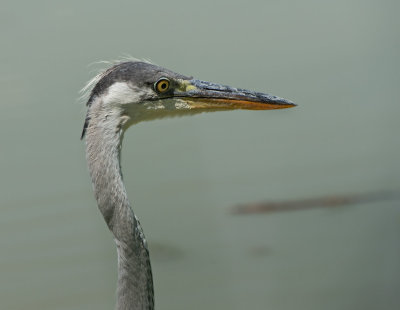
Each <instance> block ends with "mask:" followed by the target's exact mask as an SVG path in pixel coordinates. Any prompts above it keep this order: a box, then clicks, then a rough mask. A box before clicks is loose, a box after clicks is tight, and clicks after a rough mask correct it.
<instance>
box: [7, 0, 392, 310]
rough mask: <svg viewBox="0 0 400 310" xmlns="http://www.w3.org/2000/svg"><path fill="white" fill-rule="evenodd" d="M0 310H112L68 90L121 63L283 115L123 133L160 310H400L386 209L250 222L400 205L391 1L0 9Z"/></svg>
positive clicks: (112, 256)
mask: <svg viewBox="0 0 400 310" xmlns="http://www.w3.org/2000/svg"><path fill="white" fill-rule="evenodd" d="M0 5H1V7H0V39H1V41H0V42H1V49H0V68H1V70H0V94H1V104H0V145H1V150H0V167H1V176H0V251H1V252H0V309H7V310H19V309H41V310H47V309H60V310H61V309H63V310H64V309H65V310H66V309H69V310H70V309H74V310H78V309H79V310H83V309H99V310H100V309H113V308H114V302H115V283H116V261H117V258H116V251H115V246H114V243H113V240H112V237H111V234H110V233H109V232H108V230H107V228H106V225H105V224H104V222H103V219H102V217H101V215H100V213H99V212H98V210H97V206H96V203H95V200H94V198H93V193H92V188H91V184H90V180H89V176H88V172H87V168H86V161H85V155H84V143H83V142H82V141H80V140H79V136H80V133H81V129H82V126H83V120H84V115H85V113H86V109H85V106H84V104H83V103H82V102H80V101H79V100H78V98H79V90H80V89H81V88H82V87H83V86H84V84H85V83H86V81H87V80H89V79H90V78H91V77H92V76H93V75H94V74H95V73H96V72H97V69H98V66H96V65H95V66H88V65H89V64H90V63H93V62H96V61H100V60H112V59H115V58H118V57H120V56H123V55H125V54H130V55H133V56H135V57H138V58H149V59H151V60H152V61H154V62H155V63H157V64H159V65H162V66H164V67H167V68H169V69H171V70H174V71H177V72H180V73H182V74H186V75H193V76H195V77H196V78H199V79H203V80H209V81H213V82H219V83H223V84H228V85H231V86H236V87H242V88H248V89H253V90H258V91H263V92H268V93H271V94H274V95H277V96H281V97H285V98H288V99H291V100H293V101H295V102H296V103H297V104H298V105H299V106H298V107H297V108H295V109H290V110H281V111H233V112H226V113H208V114H202V115H198V116H194V117H185V118H175V119H167V120H161V121H155V122H148V123H142V124H139V125H137V126H135V127H133V128H131V129H130V130H129V131H128V132H127V134H126V135H125V140H124V148H123V156H122V157H123V163H122V166H123V171H124V177H125V182H126V186H127V189H128V193H129V196H130V198H131V200H132V202H133V205H134V209H135V211H136V213H137V215H138V216H139V218H140V219H141V222H142V224H143V227H144V231H145V233H146V236H147V239H148V241H149V244H150V250H151V256H152V261H153V268H154V271H153V272H154V281H155V294H156V308H157V309H174V310H179V309H193V310H194V309H237V310H239V309H274V310H287V309H297V310H301V309H307V310H313V309H315V310H317V309H324V310H330V309H332V310H337V309H341V310H343V309H348V310H354V309H363V310H365V309H371V310H376V309H380V310H386V309H387V310H389V309H390V310H392V309H399V308H400V294H399V292H400V242H399V237H400V207H399V206H400V202H399V200H398V199H397V200H396V199H391V200H383V201H375V202H370V203H360V204H353V205H351V206H346V207H343V208H335V209H333V210H327V209H311V210H302V211H297V212H282V213H279V212H276V213H269V214H255V215H245V216H244V215H232V214H231V212H230V210H231V208H232V207H233V206H235V205H237V204H243V203H251V202H258V201H265V200H274V201H285V200H296V199H303V198H309V197H320V196H332V195H339V194H340V195H343V194H353V193H369V192H376V191H382V190H385V191H397V190H399V189H400V165H399V159H400V139H399V130H400V121H399V118H400V102H399V86H400V74H399V72H400V61H399V55H400V33H399V29H400V19H399V18H398V12H399V10H400V2H399V1H390V0H384V1H371V0H368V1H365V0H363V1H361V0H358V1H357V0H350V1H348V0H347V1H344V0H339V1H316V0H304V1H293V0H287V1H265V0H263V1H233V0H229V1H228V0H223V1H209V0H204V1H196V2H190V1H177V0H170V1H76V0H73V1H7V0H6V1H5V0H3V1H1V4H0Z"/></svg>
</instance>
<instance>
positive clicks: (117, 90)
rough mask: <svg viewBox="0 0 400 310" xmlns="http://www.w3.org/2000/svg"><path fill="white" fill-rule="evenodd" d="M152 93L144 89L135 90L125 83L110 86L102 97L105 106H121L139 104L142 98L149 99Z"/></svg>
mask: <svg viewBox="0 0 400 310" xmlns="http://www.w3.org/2000/svg"><path fill="white" fill-rule="evenodd" d="M151 95H153V92H152V91H151V90H149V89H145V88H142V89H141V88H136V87H133V86H131V85H129V84H128V83H126V82H116V83H114V84H112V85H111V86H110V87H109V88H108V90H107V94H106V95H105V97H104V100H103V101H104V103H105V104H106V105H122V104H128V103H137V102H140V100H141V98H143V97H150V96H151Z"/></svg>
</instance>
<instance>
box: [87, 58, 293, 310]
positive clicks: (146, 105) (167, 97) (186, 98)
mask: <svg viewBox="0 0 400 310" xmlns="http://www.w3.org/2000/svg"><path fill="white" fill-rule="evenodd" d="M90 87H92V89H91V91H90V95H89V99H88V102H87V107H88V111H87V115H86V119H85V124H84V127H83V131H82V137H81V138H82V139H83V138H84V137H85V136H86V159H87V162H88V166H89V172H90V176H91V179H92V185H93V189H94V193H95V198H96V200H97V204H98V207H99V210H100V211H101V213H102V215H103V217H104V220H105V222H106V223H107V225H108V228H109V229H110V231H111V232H112V234H113V236H114V240H115V243H116V246H117V253H118V281H117V306H116V308H117V309H118V310H128V309H135V310H136V309H147V310H149V309H154V292H153V277H152V271H151V264H150V256H149V250H148V248H147V243H146V239H145V236H144V234H143V230H142V228H141V225H140V223H139V220H138V219H137V217H136V216H135V214H134V212H133V210H132V208H131V206H130V203H129V200H128V197H127V193H126V190H125V187H124V183H123V181H122V174H121V165H120V154H121V145H122V140H123V136H124V132H125V130H126V129H127V128H128V127H129V126H131V125H133V124H136V123H138V122H142V121H147V120H152V119H159V118H165V117H171V116H176V115H186V114H195V113H201V112H210V111H221V110H233V109H248V110H269V109H282V108H289V107H293V106H294V105H295V104H294V103H293V102H291V101H289V100H286V99H283V98H279V97H276V96H271V95H268V94H264V93H258V92H253V91H248V90H245V89H240V88H233V87H229V86H225V85H220V84H215V83H210V82H205V81H201V80H197V79H193V78H192V77H187V76H184V75H181V74H178V73H174V72H172V71H170V70H167V69H164V68H162V67H159V66H157V65H154V64H150V63H147V62H142V61H125V62H120V63H117V64H115V65H113V66H112V67H110V68H109V69H108V70H106V71H104V72H103V73H101V74H99V75H98V76H97V77H96V78H95V79H94V80H93V81H92V83H90V84H89V88H90Z"/></svg>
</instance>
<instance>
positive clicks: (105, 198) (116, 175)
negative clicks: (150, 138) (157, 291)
mask: <svg viewBox="0 0 400 310" xmlns="http://www.w3.org/2000/svg"><path fill="white" fill-rule="evenodd" d="M114 112H115V111H114ZM114 112H111V113H110V111H108V112H107V111H106V110H105V109H104V107H103V106H102V102H96V103H94V104H93V105H92V106H91V108H90V123H89V125H88V128H87V134H86V157H87V161H88V165H89V171H90V176H91V178H92V183H93V188H94V192H95V196H96V200H97V204H98V207H99V209H100V211H101V213H102V214H103V217H104V220H105V221H106V223H107V225H108V228H109V229H110V230H111V232H112V233H113V235H114V240H115V243H116V245H117V252H118V284H117V306H116V309H118V310H128V309H129V310H132V309H135V310H136V309H141V310H142V309H146V310H151V309H154V300H153V278H152V272H151V265H150V257H149V251H148V248H147V244H146V240H145V238H144V234H143V231H142V228H141V226H140V223H139V221H138V219H137V218H136V216H135V214H134V213H133V210H132V208H131V207H130V204H129V201H128V197H127V193H126V190H125V186H124V184H123V181H122V175H121V171H120V150H121V143H122V135H123V130H122V123H121V117H120V115H118V114H116V113H114Z"/></svg>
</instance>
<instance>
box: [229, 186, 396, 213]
mask: <svg viewBox="0 0 400 310" xmlns="http://www.w3.org/2000/svg"><path fill="white" fill-rule="evenodd" d="M392 199H400V191H380V192H373V193H365V194H349V195H334V196H325V197H317V198H308V199H299V200H284V201H265V202H255V203H248V204H241V205H237V206H234V207H233V208H232V210H231V211H232V213H233V214H253V213H254V214H256V213H269V212H282V211H297V210H307V209H312V208H333V207H342V206H346V205H352V204H359V203H368V202H375V201H381V200H392Z"/></svg>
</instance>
